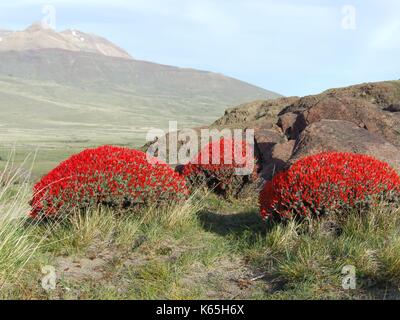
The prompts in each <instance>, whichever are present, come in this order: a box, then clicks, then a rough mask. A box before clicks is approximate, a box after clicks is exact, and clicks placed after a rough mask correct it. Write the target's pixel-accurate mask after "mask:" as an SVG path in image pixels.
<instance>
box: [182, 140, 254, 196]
mask: <svg viewBox="0 0 400 320" xmlns="http://www.w3.org/2000/svg"><path fill="white" fill-rule="evenodd" d="M245 168H246V169H249V171H248V172H244V173H240V172H239V169H245ZM239 173H240V174H239ZM183 175H184V176H185V177H186V179H187V181H188V184H189V185H190V186H191V187H192V188H198V187H199V186H204V185H206V186H207V187H209V188H210V189H212V190H213V191H214V192H216V193H219V194H223V195H225V196H229V195H237V193H238V192H240V190H242V188H243V186H244V184H246V183H251V182H252V181H254V180H255V179H257V165H256V159H255V158H254V149H253V148H252V146H250V145H248V144H247V143H246V142H245V141H242V140H239V141H235V140H229V139H220V140H219V141H217V142H213V143H210V144H208V145H207V146H206V147H205V148H204V149H203V150H201V152H200V153H199V154H197V155H196V156H195V157H194V158H193V159H192V160H191V161H190V162H189V163H188V164H187V165H185V166H184V168H183Z"/></svg>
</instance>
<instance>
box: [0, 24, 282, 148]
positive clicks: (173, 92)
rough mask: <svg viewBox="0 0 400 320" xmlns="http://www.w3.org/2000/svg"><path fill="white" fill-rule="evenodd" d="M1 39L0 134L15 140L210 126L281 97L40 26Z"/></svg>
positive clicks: (79, 34) (78, 34) (100, 40)
mask: <svg viewBox="0 0 400 320" xmlns="http://www.w3.org/2000/svg"><path fill="white" fill-rule="evenodd" d="M0 39H1V41H0V114H1V118H0V135H1V136H2V137H3V139H4V138H7V139H6V140H10V141H11V140H12V139H17V138H18V139H17V140H22V141H23V140H24V139H27V136H26V132H27V131H30V132H29V137H30V138H32V137H34V136H37V139H41V138H43V137H46V135H48V137H49V138H52V139H53V138H54V137H55V135H57V136H59V137H64V136H65V139H68V137H70V136H71V135H72V136H73V137H75V138H76V139H78V138H85V139H86V138H90V137H91V136H93V134H95V136H96V137H97V138H98V139H100V137H101V136H107V137H112V134H113V133H115V132H116V131H118V133H119V134H121V135H124V136H127V135H128V134H132V136H133V135H135V139H137V138H138V136H139V135H140V139H144V137H145V135H144V132H145V131H146V130H147V129H148V128H149V127H161V128H165V127H166V126H167V123H168V120H177V121H178V122H179V124H180V125H181V126H196V125H201V124H206V123H208V122H210V121H212V120H215V119H216V118H218V116H220V115H221V114H222V113H223V111H224V110H225V109H226V108H227V107H229V106H233V105H237V104H240V103H244V102H247V101H252V100H259V99H270V98H276V97H279V95H278V94H276V93H274V92H270V91H267V90H264V89H262V88H259V87H256V86H253V85H250V84H248V83H245V82H242V81H239V80H236V79H233V78H229V77H226V76H224V75H221V74H216V73H211V72H205V71H198V70H194V69H183V68H177V67H172V66H165V65H160V64H156V63H151V62H145V61H139V60H135V59H133V58H132V57H131V56H130V55H129V54H128V53H126V52H125V51H124V50H122V49H120V48H118V47H117V46H116V45H114V44H112V43H111V42H109V41H107V40H106V39H103V38H101V37H98V36H95V35H88V34H85V33H83V32H80V31H76V30H69V31H64V32H60V33H57V32H55V31H53V30H50V29H46V28H43V27H42V26H41V25H40V24H35V25H33V26H31V27H29V28H28V29H26V30H24V31H19V32H12V31H4V30H3V31H0ZM21 130H22V131H23V133H21ZM89 133H90V134H89ZM32 139H33V138H32ZM35 139H36V138H35Z"/></svg>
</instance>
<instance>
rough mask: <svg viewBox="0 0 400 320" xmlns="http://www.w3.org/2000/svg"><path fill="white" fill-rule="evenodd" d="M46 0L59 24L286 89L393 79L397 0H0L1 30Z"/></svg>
mask: <svg viewBox="0 0 400 320" xmlns="http://www.w3.org/2000/svg"><path fill="white" fill-rule="evenodd" d="M44 5H54V7H55V9H56V23H57V29H58V30H64V29H68V28H76V29H79V30H81V31H84V32H91V33H96V34H99V35H101V36H104V37H106V38H108V39H109V40H111V41H113V42H115V43H116V44H118V45H119V46H121V47H123V48H124V49H126V50H127V51H128V52H129V53H131V55H132V56H134V57H135V58H137V59H142V60H148V61H153V62H158V63H163V64H170V65H175V66H181V67H191V68H197V69H203V70H210V71H214V72H218V73H223V74H226V75H228V76H232V77H235V78H238V79H241V80H244V81H247V82H250V83H252V84H255V85H258V86H261V87H264V88H266V89H270V90H274V91H276V92H279V93H281V94H284V95H307V94H313V93H318V92H320V91H323V90H325V89H328V88H331V87H340V86H346V85H350V84H355V83H361V82H368V81H380V80H389V79H399V78H400V58H399V57H400V1H398V0H379V1H378V0H345V1H342V0H332V1H329V0H319V1H317V0H280V1H278V0H275V1H269V0H131V1H122V0H113V1H109V0H107V1H106V0H98V1H95V0H93V1H90V0H86V1H82V0H79V1H77V0H69V1H62V0H57V1H50V0H48V1H35V0H21V1H16V0H14V1H2V2H1V3H0V28H5V29H14V30H15V29H17V30H18V29H24V28H25V27H26V26H28V25H29V24H31V22H33V21H38V20H41V19H42V17H43V13H42V8H43V6H44Z"/></svg>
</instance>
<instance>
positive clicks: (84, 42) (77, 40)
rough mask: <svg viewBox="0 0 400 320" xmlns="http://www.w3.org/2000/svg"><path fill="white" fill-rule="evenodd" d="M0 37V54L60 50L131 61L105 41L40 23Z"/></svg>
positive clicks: (123, 52) (122, 51)
mask: <svg viewBox="0 0 400 320" xmlns="http://www.w3.org/2000/svg"><path fill="white" fill-rule="evenodd" d="M1 36H2V41H1V42H0V52H1V51H27V50H40V49H62V50H68V51H75V52H89V53H95V54H99V55H103V56H108V57H117V58H124V59H132V57H131V56H130V55H129V54H128V53H127V52H126V51H125V50H123V49H121V48H119V47H118V46H117V45H115V44H113V43H112V42H110V41H108V40H107V39H104V38H102V37H99V36H96V35H93V34H87V33H84V32H81V31H78V30H75V29H71V30H66V31H63V32H57V31H55V30H53V29H51V28H50V27H49V26H47V25H46V24H43V23H41V22H34V23H33V24H32V25H30V26H29V27H28V28H26V29H25V30H23V31H17V32H7V33H6V32H1Z"/></svg>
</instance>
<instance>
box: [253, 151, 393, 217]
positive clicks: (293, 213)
mask: <svg viewBox="0 0 400 320" xmlns="http://www.w3.org/2000/svg"><path fill="white" fill-rule="evenodd" d="M399 196H400V177H399V176H398V174H397V173H396V172H395V170H394V169H393V168H392V167H390V166H389V165H388V164H387V163H384V162H382V161H379V160H376V159H374V158H372V157H370V156H367V155H360V154H351V153H337V152H327V153H322V154H318V155H314V156H309V157H306V158H303V159H301V160H299V161H298V162H296V163H295V164H294V165H293V166H292V167H291V168H290V169H289V170H287V171H285V172H281V173H278V174H277V175H276V176H275V177H274V178H273V179H272V181H270V182H267V183H266V185H265V186H264V189H263V190H262V192H261V193H260V207H261V214H262V216H263V217H264V218H278V219H291V218H294V217H296V218H312V217H318V216H321V215H324V214H328V213H331V212H337V211H339V210H346V209H352V208H365V207H369V206H371V205H373V204H374V203H376V201H379V200H389V201H394V200H396V199H397V200H398V199H400V197H399Z"/></svg>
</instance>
